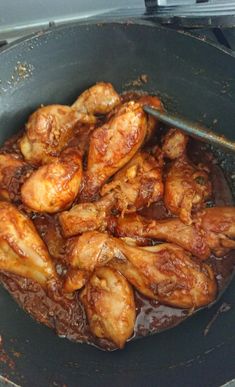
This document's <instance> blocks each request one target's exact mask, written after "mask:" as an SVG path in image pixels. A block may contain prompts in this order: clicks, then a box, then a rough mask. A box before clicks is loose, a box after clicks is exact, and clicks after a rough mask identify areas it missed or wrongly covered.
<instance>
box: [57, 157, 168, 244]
mask: <svg viewBox="0 0 235 387" xmlns="http://www.w3.org/2000/svg"><path fill="white" fill-rule="evenodd" d="M161 174H162V171H161V167H159V164H158V162H157V161H156V160H155V159H154V157H152V156H150V155H149V154H148V153H146V152H140V153H137V154H136V155H135V156H134V157H133V158H132V159H131V161H129V163H128V164H126V165H125V167H123V168H122V169H121V170H120V171H119V172H117V174H116V175H115V177H114V180H113V181H112V182H111V183H108V184H106V185H104V186H103V187H102V189H101V195H103V198H101V199H100V200H98V201H96V202H93V203H80V204H78V205H76V206H74V207H73V208H72V209H71V210H70V211H66V212H62V213H61V214H60V215H59V220H60V224H61V227H62V230H63V234H64V236H66V237H70V236H73V235H77V234H81V233H82V232H85V231H94V230H99V231H105V229H106V227H107V219H108V217H109V215H110V211H111V209H112V208H113V207H114V208H115V209H116V210H119V211H120V212H121V213H122V214H124V213H125V212H133V211H136V210H138V209H140V208H142V207H144V206H149V205H150V204H151V203H153V202H156V201H158V200H159V199H160V198H161V197H162V195H163V183H162V176H161Z"/></svg>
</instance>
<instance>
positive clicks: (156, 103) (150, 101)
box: [138, 95, 164, 139]
mask: <svg viewBox="0 0 235 387" xmlns="http://www.w3.org/2000/svg"><path fill="white" fill-rule="evenodd" d="M138 102H139V103H140V105H141V106H144V105H149V106H152V107H154V108H156V109H158V110H160V111H163V110H164V106H163V103H162V101H161V100H160V98H158V97H156V96H151V95H143V96H142V97H141V98H140V99H139V100H138ZM147 120H148V131H147V139H149V138H150V137H151V135H152V134H153V133H154V131H155V130H156V129H157V128H158V124H159V121H158V120H157V119H156V118H155V117H153V116H152V115H151V114H147Z"/></svg>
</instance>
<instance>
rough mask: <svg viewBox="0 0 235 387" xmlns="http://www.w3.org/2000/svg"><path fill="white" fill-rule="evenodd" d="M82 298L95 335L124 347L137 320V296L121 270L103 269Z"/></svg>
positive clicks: (92, 277)
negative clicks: (135, 296) (135, 297)
mask: <svg viewBox="0 0 235 387" xmlns="http://www.w3.org/2000/svg"><path fill="white" fill-rule="evenodd" d="M80 299H81V301H82V303H83V305H84V308H85V311H86V314H87V318H88V322H89V326H90V330H91V332H92V333H93V334H94V335H95V336H97V337H100V338H105V339H108V340H111V341H112V342H114V343H115V344H116V346H117V347H118V348H123V347H124V344H125V342H126V341H127V339H128V338H129V337H130V336H131V335H132V333H133V330H134V324H135V318H136V313H135V302H134V294H133V290H132V288H131V286H130V285H129V283H128V282H127V280H126V279H125V278H124V277H123V276H122V275H121V274H120V273H118V272H117V271H115V270H113V269H111V268H108V267H101V268H99V269H97V270H96V271H95V272H94V273H93V275H92V276H91V278H90V279H89V282H88V283H87V285H86V286H85V288H84V290H83V291H82V292H81V295H80Z"/></svg>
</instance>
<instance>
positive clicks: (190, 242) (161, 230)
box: [108, 214, 211, 259]
mask: <svg viewBox="0 0 235 387" xmlns="http://www.w3.org/2000/svg"><path fill="white" fill-rule="evenodd" d="M108 224H109V229H110V231H111V232H112V233H114V234H115V235H116V236H118V237H124V236H128V237H131V238H136V239H137V240H140V243H145V244H146V243H147V240H144V239H147V238H149V239H158V240H160V241H167V242H172V243H176V244H177V245H179V246H181V247H183V248H184V249H185V250H187V251H190V252H191V253H192V254H193V255H194V256H195V257H198V258H200V259H207V258H209V256H210V254H211V250H210V248H209V246H208V244H207V243H206V240H205V237H204V236H203V235H202V234H201V232H200V230H198V229H197V228H196V227H195V226H194V225H193V224H191V225H187V224H185V223H183V222H182V221H181V220H180V219H179V218H172V219H163V220H150V219H145V218H144V217H142V216H140V215H137V214H130V215H126V216H124V217H113V218H112V219H110V220H109V223H108Z"/></svg>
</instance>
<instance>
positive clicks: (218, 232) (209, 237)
mask: <svg viewBox="0 0 235 387" xmlns="http://www.w3.org/2000/svg"><path fill="white" fill-rule="evenodd" d="M194 223H195V225H196V227H197V229H199V230H203V233H204V237H205V239H206V242H207V244H208V246H209V247H210V249H211V250H212V251H213V253H214V254H215V255H217V256H222V255H224V254H226V253H227V252H228V251H229V250H231V249H235V240H234V239H232V238H235V207H213V208H207V209H205V210H202V211H200V212H198V213H197V214H196V215H195V218H194Z"/></svg>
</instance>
